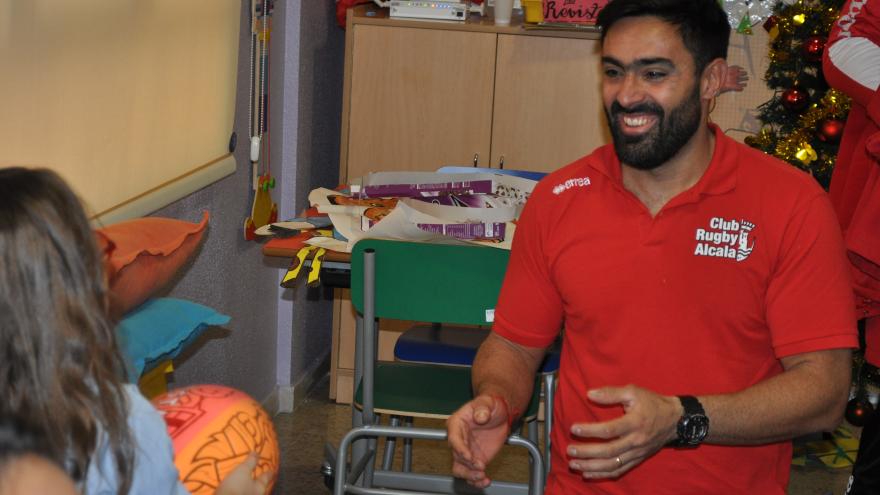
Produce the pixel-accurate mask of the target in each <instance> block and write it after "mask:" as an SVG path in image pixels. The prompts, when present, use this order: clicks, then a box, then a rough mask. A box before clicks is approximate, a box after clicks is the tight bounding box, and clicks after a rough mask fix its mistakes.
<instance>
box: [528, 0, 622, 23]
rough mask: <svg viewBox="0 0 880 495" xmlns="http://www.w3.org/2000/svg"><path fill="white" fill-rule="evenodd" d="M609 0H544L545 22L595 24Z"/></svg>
mask: <svg viewBox="0 0 880 495" xmlns="http://www.w3.org/2000/svg"><path fill="white" fill-rule="evenodd" d="M607 4H608V0H600V1H598V2H594V1H588V0H544V22H574V23H580V24H595V23H596V16H598V15H599V11H600V10H602V7H604V6H605V5H607Z"/></svg>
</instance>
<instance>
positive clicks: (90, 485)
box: [83, 384, 189, 495]
mask: <svg viewBox="0 0 880 495" xmlns="http://www.w3.org/2000/svg"><path fill="white" fill-rule="evenodd" d="M124 390H125V392H126V394H127V396H128V405H129V414H128V425H129V428H130V429H131V434H132V437H133V440H134V444H135V445H134V473H133V476H132V481H131V490H129V493H151V494H157V495H166V494H167V495H188V494H189V492H188V491H187V490H186V488H184V486H183V485H182V484H181V483H180V479H179V476H178V473H177V468H176V467H175V466H174V450H173V448H172V446H171V438H170V437H169V436H168V430H167V427H166V426H165V421H164V420H163V419H162V416H161V415H160V414H159V412H158V411H157V410H156V409H155V408H154V407H153V406H152V404H150V403H149V402H148V401H147V399H145V398H144V396H142V395H141V393H140V391H139V390H138V389H137V387H136V386H135V385H132V384H128V385H125V386H124ZM84 485H85V489H84V490H83V493H84V494H85V495H116V494H117V492H118V490H119V474H118V473H117V471H116V464H115V458H114V456H113V451H112V449H111V448H110V443H109V441H108V438H107V435H106V433H105V432H103V431H101V432H99V434H98V445H97V447H96V448H95V453H94V455H93V456H92V459H91V462H90V463H89V471H88V474H87V476H86V478H85V483H84Z"/></svg>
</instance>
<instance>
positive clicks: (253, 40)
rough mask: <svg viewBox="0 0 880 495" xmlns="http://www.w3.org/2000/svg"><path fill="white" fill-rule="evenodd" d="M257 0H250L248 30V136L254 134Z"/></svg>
mask: <svg viewBox="0 0 880 495" xmlns="http://www.w3.org/2000/svg"><path fill="white" fill-rule="evenodd" d="M256 2H257V0H251V22H250V26H249V28H250V30H251V49H250V62H251V77H250V79H249V80H248V107H247V114H248V134H249V136H248V137H253V136H254V123H255V122H254V78H255V77H256V67H255V66H254V51H255V50H256V49H257V44H256V43H257V32H256V30H255V29H254V26H255V23H256V19H255V18H254V14H255V11H256V8H257V3H256Z"/></svg>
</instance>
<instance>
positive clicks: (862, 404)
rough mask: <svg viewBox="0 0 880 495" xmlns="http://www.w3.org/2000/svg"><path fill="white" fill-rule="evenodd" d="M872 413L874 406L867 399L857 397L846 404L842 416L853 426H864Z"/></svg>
mask: <svg viewBox="0 0 880 495" xmlns="http://www.w3.org/2000/svg"><path fill="white" fill-rule="evenodd" d="M873 414H874V406H873V405H871V403H870V402H868V401H867V400H861V399H859V398H858V397H857V398H855V399H852V400H850V401H849V402H848V403H847V404H846V411H845V412H844V417H845V418H846V420H847V421H849V423H850V424H851V425H853V426H865V423H867V422H868V419H870V418H871V416H872V415H873Z"/></svg>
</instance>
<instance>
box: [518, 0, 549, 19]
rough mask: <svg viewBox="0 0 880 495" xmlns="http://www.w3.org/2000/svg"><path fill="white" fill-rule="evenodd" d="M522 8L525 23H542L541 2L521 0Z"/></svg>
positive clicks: (542, 3)
mask: <svg viewBox="0 0 880 495" xmlns="http://www.w3.org/2000/svg"><path fill="white" fill-rule="evenodd" d="M522 6H523V11H524V12H525V20H526V22H534V23H538V22H543V21H544V2H543V0H522Z"/></svg>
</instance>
